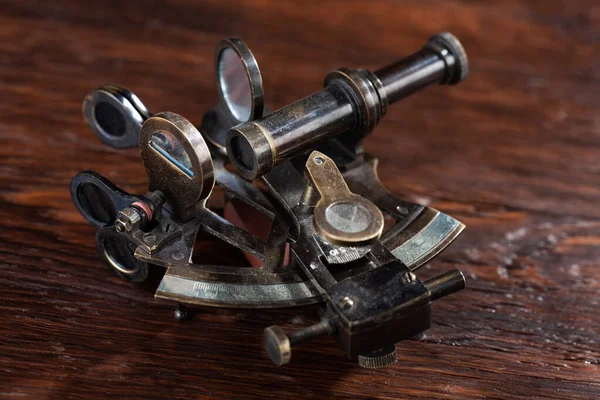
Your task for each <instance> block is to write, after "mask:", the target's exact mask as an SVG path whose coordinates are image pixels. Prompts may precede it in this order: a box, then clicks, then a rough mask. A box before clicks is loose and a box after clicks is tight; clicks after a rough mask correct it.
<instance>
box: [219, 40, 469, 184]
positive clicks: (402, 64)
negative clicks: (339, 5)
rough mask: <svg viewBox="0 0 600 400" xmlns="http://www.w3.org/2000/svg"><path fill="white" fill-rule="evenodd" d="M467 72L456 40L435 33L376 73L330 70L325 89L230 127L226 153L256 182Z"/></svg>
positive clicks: (365, 128) (371, 125)
mask: <svg viewBox="0 0 600 400" xmlns="http://www.w3.org/2000/svg"><path fill="white" fill-rule="evenodd" d="M468 68H469V67H468V61H467V55H466V53H465V50H464V49H463V47H462V45H461V44H460V42H459V41H458V39H457V38H456V37H454V36H453V35H452V34H450V33H447V32H443V33H439V34H437V35H435V36H433V37H431V38H430V39H429V41H428V42H427V43H426V44H425V46H424V47H423V48H422V49H421V50H419V51H418V52H416V53H414V54H412V55H410V56H408V57H406V58H404V59H402V60H399V61H397V62H395V63H393V64H390V65H388V66H386V67H383V68H381V69H379V70H377V71H375V72H371V71H367V70H350V69H344V68H342V69H339V70H337V71H334V72H331V73H329V74H328V75H327V76H326V78H325V88H324V89H322V90H320V91H318V92H316V93H313V94H311V95H309V96H307V97H305V98H303V99H301V100H298V101H296V102H294V103H292V104H290V105H288V106H285V107H283V108H281V109H279V110H277V111H275V112H273V113H271V114H269V115H266V116H264V117H262V118H260V119H257V120H254V121H249V122H246V123H243V124H240V125H238V126H236V127H234V128H232V129H231V130H230V131H229V132H228V133H227V137H226V147H227V154H228V156H229V159H230V160H231V162H232V163H233V164H234V165H235V166H236V168H237V170H238V172H239V174H240V175H241V176H242V177H244V178H246V179H255V178H257V177H259V176H261V175H263V174H265V173H267V172H269V171H270V170H271V168H273V167H274V166H275V165H277V164H279V163H280V162H283V161H285V160H287V159H289V158H291V157H293V156H294V155H296V154H299V153H300V152H303V151H306V150H310V149H311V148H312V147H313V146H314V145H315V143H317V142H319V141H321V140H323V139H326V138H331V137H334V136H337V135H340V134H343V133H346V132H351V131H352V132H355V133H358V134H359V135H362V136H365V135H367V134H368V133H370V132H371V131H372V130H373V128H374V127H375V126H376V125H377V123H378V122H379V120H380V119H381V117H382V116H383V115H384V114H385V112H386V110H387V106H388V104H392V103H395V102H397V101H398V100H400V99H403V98H405V97H407V96H409V95H411V94H413V93H415V92H417V91H419V90H421V89H423V88H425V87H427V86H429V85H432V84H434V83H439V84H449V85H454V84H457V83H458V82H460V81H462V80H463V79H464V78H465V77H466V76H467V73H468Z"/></svg>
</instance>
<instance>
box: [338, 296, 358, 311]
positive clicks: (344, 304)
mask: <svg viewBox="0 0 600 400" xmlns="http://www.w3.org/2000/svg"><path fill="white" fill-rule="evenodd" d="M339 306H340V308H341V309H342V310H344V311H348V310H349V309H351V308H352V307H354V299H352V297H350V296H346V297H344V298H343V299H342V300H340V302H339Z"/></svg>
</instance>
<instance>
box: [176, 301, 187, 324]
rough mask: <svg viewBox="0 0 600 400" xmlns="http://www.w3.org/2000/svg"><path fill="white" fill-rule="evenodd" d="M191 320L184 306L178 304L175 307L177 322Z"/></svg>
mask: <svg viewBox="0 0 600 400" xmlns="http://www.w3.org/2000/svg"><path fill="white" fill-rule="evenodd" d="M189 318H190V313H189V312H188V310H187V307H186V306H185V305H184V304H178V305H177V307H175V319H176V320H177V321H187V320H188V319H189Z"/></svg>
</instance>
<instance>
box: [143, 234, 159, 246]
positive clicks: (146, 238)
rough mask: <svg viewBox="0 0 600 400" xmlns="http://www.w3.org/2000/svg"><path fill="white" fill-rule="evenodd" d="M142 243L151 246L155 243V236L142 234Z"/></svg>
mask: <svg viewBox="0 0 600 400" xmlns="http://www.w3.org/2000/svg"><path fill="white" fill-rule="evenodd" d="M143 237H144V243H148V244H153V243H155V242H156V235H155V234H154V233H144V236H143Z"/></svg>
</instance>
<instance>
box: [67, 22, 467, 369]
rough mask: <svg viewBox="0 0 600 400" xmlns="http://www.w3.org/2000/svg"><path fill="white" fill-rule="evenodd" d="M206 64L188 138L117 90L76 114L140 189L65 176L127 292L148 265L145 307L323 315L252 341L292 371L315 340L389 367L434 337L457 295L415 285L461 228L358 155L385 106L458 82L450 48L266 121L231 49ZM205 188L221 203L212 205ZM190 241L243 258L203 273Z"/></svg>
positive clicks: (332, 82)
mask: <svg viewBox="0 0 600 400" xmlns="http://www.w3.org/2000/svg"><path fill="white" fill-rule="evenodd" d="M215 58H216V63H215V69H216V78H217V86H218V89H219V97H218V102H217V104H216V106H215V107H214V108H213V109H211V110H209V111H208V112H206V113H205V114H204V116H203V119H202V124H201V126H200V127H195V126H194V125H192V124H191V123H190V122H188V121H187V120H186V119H185V118H183V117H182V116H180V115H178V114H175V113H173V112H161V113H158V114H155V115H153V114H151V113H150V112H149V111H148V109H147V108H146V107H145V106H144V105H143V103H142V102H141V101H140V100H139V98H138V97H137V96H135V95H134V94H133V93H132V92H130V91H129V90H127V89H125V88H123V87H120V86H116V85H106V86H102V87H100V88H98V89H96V90H94V91H92V92H91V93H89V94H88V95H87V96H86V98H85V100H84V103H83V113H84V116H85V119H86V121H87V123H88V124H89V125H90V127H91V128H92V130H93V131H94V133H95V134H96V135H97V136H98V138H99V139H100V140H102V141H103V142H104V143H106V144H107V145H109V146H112V147H114V148H127V147H139V149H140V154H141V159H142V163H143V165H144V167H145V169H146V172H147V175H148V180H149V188H148V192H147V193H145V194H143V195H134V194H130V193H126V192H125V191H123V190H121V189H119V188H118V187H116V186H115V185H114V184H112V183H111V182H110V181H108V180H107V179H106V178H104V177H102V176H101V175H99V174H97V173H95V172H91V171H84V172H81V173H79V174H77V175H76V176H75V177H74V178H73V181H72V183H71V195H72V198H73V201H74V203H75V205H76V207H77V208H78V210H79V211H80V212H81V214H82V215H83V216H84V217H85V218H86V219H87V220H88V221H89V222H90V223H92V224H93V225H95V226H96V227H97V228H98V232H97V234H96V246H97V248H98V252H99V254H100V257H101V258H102V259H103V261H104V262H106V263H107V264H108V265H109V266H110V268H112V269H113V270H114V271H115V272H116V273H117V274H118V275H119V276H120V277H122V278H124V279H126V280H128V281H131V282H142V281H144V280H146V279H147V278H148V272H149V268H150V266H151V265H152V266H159V267H163V268H165V269H166V272H165V274H164V276H163V277H162V281H161V282H160V284H159V286H158V288H157V290H156V297H158V298H162V299H169V300H173V301H176V302H178V303H179V304H185V303H187V304H195V305H203V306H222V307H247V308H274V307H290V306H302V305H308V304H313V303H320V304H321V305H322V317H321V320H320V322H318V323H316V324H314V325H312V326H309V327H307V328H304V329H301V330H299V331H296V332H291V333H289V334H286V333H285V332H284V331H283V329H281V328H280V327H278V326H271V327H268V328H266V329H265V332H264V339H265V346H266V350H267V352H268V354H269V356H270V358H271V359H272V360H273V362H274V363H276V364H278V365H282V364H285V363H287V362H289V361H290V358H291V347H292V346H294V345H296V344H298V343H300V342H302V341H305V340H307V339H310V338H313V337H315V336H317V335H332V336H334V337H335V338H336V339H337V342H338V344H339V346H340V347H341V348H342V349H343V350H344V352H345V353H346V354H347V355H348V357H351V358H353V359H356V360H358V362H359V364H360V365H361V366H364V367H368V368H377V367H382V366H385V365H388V364H390V363H392V362H394V361H395V360H396V350H395V346H394V344H395V343H398V342H399V341H401V340H404V339H407V338H411V337H414V336H416V335H419V334H420V333H422V332H423V331H425V330H426V329H428V328H429V327H430V326H431V303H432V301H433V300H436V299H438V298H440V297H443V296H446V295H448V294H451V293H453V292H456V291H459V290H461V289H463V288H464V287H465V279H464V277H463V275H462V273H461V272H460V271H458V270H453V271H450V272H447V273H445V274H442V275H440V276H438V277H436V278H433V279H429V280H425V281H423V280H421V279H419V278H418V277H417V275H416V274H415V272H416V270H417V269H418V268H419V267H421V266H423V265H424V264H425V263H427V262H428V261H429V260H431V259H432V258H433V257H434V256H435V255H437V254H438V253H439V252H440V251H442V250H443V249H444V248H445V247H446V246H448V245H449V244H450V243H451V242H452V241H453V240H454V239H455V238H456V237H457V236H458V235H459V234H460V232H461V231H462V230H463V228H464V225H463V224H462V223H460V222H459V221H457V220H455V219H453V218H451V217H450V216H448V215H445V214H443V213H441V212H439V211H437V210H435V209H433V208H430V207H426V206H422V205H418V204H412V203H409V202H406V201H403V200H400V199H398V198H396V197H394V196H393V195H392V194H391V193H390V192H388V191H387V190H386V189H385V188H384V187H383V185H382V184H381V182H380V181H379V179H378V176H377V159H376V158H374V157H373V156H372V155H370V154H367V153H365V152H364V151H363V149H362V145H361V144H362V141H363V139H364V138H365V137H366V136H367V135H369V134H370V133H371V132H372V131H373V130H374V128H375V127H376V126H377V124H378V123H379V121H380V120H381V119H382V118H383V117H384V115H385V114H386V112H387V111H388V107H389V106H391V105H392V104H393V103H395V102H397V101H399V100H401V99H403V98H405V97H407V96H409V95H410V94H412V93H414V92H416V91H418V90H421V89H423V88H425V87H427V86H430V85H432V84H435V83H439V84H444V85H446V84H447V85H454V84H456V83H458V82H460V81H462V80H463V79H464V78H465V77H466V75H467V73H468V62H467V56H466V54H465V51H464V49H463V47H462V46H461V44H460V42H459V41H458V40H457V39H456V38H455V37H454V36H453V35H451V34H449V33H440V34H437V35H435V36H433V37H431V38H430V39H429V40H428V41H427V43H426V44H425V45H424V47H423V48H422V49H421V50H419V51H418V52H416V53H414V54H412V55H410V56H409V57H406V58H404V59H402V60H400V61H397V62H395V63H393V64H390V65H388V66H386V67H384V68H381V69H379V70H377V71H368V70H365V69H346V68H340V69H338V70H336V71H333V72H331V73H329V74H328V75H327V76H326V77H325V83H324V88H323V89H322V90H320V91H318V92H316V93H314V94H312V95H309V96H307V97H305V98H303V99H301V100H298V101H297V102H295V103H293V104H290V105H288V106H286V107H283V108H281V109H279V110H277V111H273V112H269V111H268V110H267V108H266V107H265V102H264V92H263V85H262V79H261V74H260V71H259V68H258V64H257V62H256V60H255V58H254V56H253V55H252V53H251V52H250V50H249V49H248V47H246V45H245V44H244V43H243V42H242V41H241V40H240V39H234V38H232V39H228V40H223V41H221V42H220V43H219V44H218V45H217V48H216V57H215ZM215 184H216V185H217V186H218V187H220V188H221V189H220V193H221V195H222V197H223V198H224V203H223V205H222V207H219V208H214V207H212V209H211V208H209V207H208V206H207V200H208V199H209V197H210V196H211V194H212V193H213V189H214V186H215ZM215 193H216V191H215ZM257 216H259V217H260V218H257ZM261 218H262V219H261ZM257 221H260V222H257ZM386 221H387V223H386ZM260 232H262V236H261V234H260ZM202 237H210V238H212V240H217V241H220V242H223V243H226V244H227V245H228V246H233V247H235V248H237V249H239V250H241V251H242V252H244V254H245V255H246V258H247V260H248V262H247V263H245V264H244V265H237V266H226V265H212V264H211V263H208V262H204V261H203V258H202V254H200V255H199V256H197V257H195V253H194V247H195V245H197V244H198V242H199V241H201V240H203V239H202Z"/></svg>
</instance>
